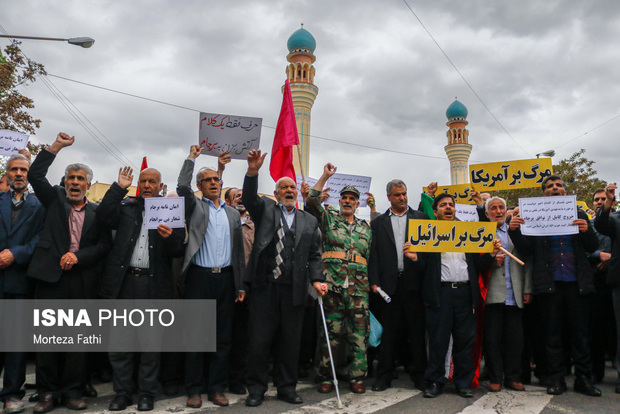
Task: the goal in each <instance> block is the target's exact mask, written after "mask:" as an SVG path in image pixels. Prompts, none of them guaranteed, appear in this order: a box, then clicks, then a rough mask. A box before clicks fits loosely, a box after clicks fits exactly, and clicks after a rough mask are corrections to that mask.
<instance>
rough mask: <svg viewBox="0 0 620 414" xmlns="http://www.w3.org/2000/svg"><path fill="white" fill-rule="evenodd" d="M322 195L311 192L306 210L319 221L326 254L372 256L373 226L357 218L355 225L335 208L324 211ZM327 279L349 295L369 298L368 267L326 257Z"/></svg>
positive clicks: (311, 190) (325, 270)
mask: <svg viewBox="0 0 620 414" xmlns="http://www.w3.org/2000/svg"><path fill="white" fill-rule="evenodd" d="M320 197H321V192H320V191H318V190H315V189H310V197H308V199H307V201H306V211H307V212H308V213H310V214H312V215H313V216H315V217H316V218H317V220H318V221H319V228H320V229H321V232H322V233H323V251H324V252H328V251H335V252H345V253H346V252H349V253H351V254H355V255H358V256H361V257H363V258H364V259H366V261H367V262H368V258H369V257H370V238H371V232H370V225H369V224H368V223H367V222H366V221H365V220H362V219H358V218H357V217H355V220H354V221H353V223H349V221H348V220H347V219H346V218H344V217H343V216H341V215H340V212H339V211H338V210H336V209H335V208H333V207H329V208H327V209H325V208H323V206H321V203H320ZM323 273H324V275H325V280H326V281H327V283H328V284H329V285H330V289H332V288H333V287H336V288H340V289H348V291H349V295H353V296H356V295H366V294H368V291H369V284H368V266H367V265H365V264H361V263H356V262H352V261H348V260H343V259H335V258H324V259H323Z"/></svg>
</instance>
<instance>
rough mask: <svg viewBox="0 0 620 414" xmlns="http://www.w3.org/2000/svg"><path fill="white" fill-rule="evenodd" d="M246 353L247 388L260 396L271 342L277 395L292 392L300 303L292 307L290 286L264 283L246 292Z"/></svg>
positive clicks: (265, 378)
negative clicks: (273, 350) (247, 302)
mask: <svg viewBox="0 0 620 414" xmlns="http://www.w3.org/2000/svg"><path fill="white" fill-rule="evenodd" d="M250 295H251V299H250V355H249V358H248V377H247V384H248V391H249V392H250V394H258V395H263V394H264V393H265V392H266V391H267V384H268V380H269V356H270V354H271V345H272V341H273V340H274V339H277V343H276V344H275V352H274V366H273V379H274V384H275V385H276V387H277V388H278V392H279V393H281V394H288V393H290V392H293V391H295V387H296V386H297V372H298V361H299V345H300V344H299V343H300V338H301V329H302V325H303V317H304V306H303V305H301V306H293V287H292V286H289V285H284V284H278V283H271V282H268V283H267V284H266V285H265V286H263V287H261V288H257V289H252V291H251V292H250Z"/></svg>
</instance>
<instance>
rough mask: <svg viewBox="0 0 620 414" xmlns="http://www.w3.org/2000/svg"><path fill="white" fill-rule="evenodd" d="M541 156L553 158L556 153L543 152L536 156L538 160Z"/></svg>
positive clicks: (550, 151)
mask: <svg viewBox="0 0 620 414" xmlns="http://www.w3.org/2000/svg"><path fill="white" fill-rule="evenodd" d="M541 155H544V156H545V157H553V156H554V155H555V151H554V150H549V151H545V152H541V153H539V154H536V158H540V156H541Z"/></svg>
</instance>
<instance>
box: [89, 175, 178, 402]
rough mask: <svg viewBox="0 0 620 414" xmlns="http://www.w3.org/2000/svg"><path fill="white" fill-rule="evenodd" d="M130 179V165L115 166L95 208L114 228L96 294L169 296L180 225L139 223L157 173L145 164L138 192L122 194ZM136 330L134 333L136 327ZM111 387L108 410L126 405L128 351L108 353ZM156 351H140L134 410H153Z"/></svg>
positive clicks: (130, 371) (155, 189)
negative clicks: (115, 177) (112, 178)
mask: <svg viewBox="0 0 620 414" xmlns="http://www.w3.org/2000/svg"><path fill="white" fill-rule="evenodd" d="M132 181H133V171H132V169H131V168H130V167H124V168H121V169H120V171H119V174H118V181H117V182H115V183H112V186H111V187H110V189H109V190H108V191H107V192H106V194H105V196H104V197H103V200H101V204H100V205H99V208H97V219H99V220H100V221H102V222H103V223H105V224H106V226H108V227H109V228H111V229H114V230H116V235H115V237H114V245H113V247H112V251H111V252H110V254H109V256H108V259H107V261H106V265H105V273H104V276H103V278H102V279H101V297H102V298H104V299H172V297H173V286H172V258H173V257H176V256H181V255H183V251H184V246H183V240H184V239H185V231H184V229H174V230H173V229H171V228H170V227H168V226H165V225H163V224H160V225H159V227H158V228H157V230H148V229H147V228H146V222H144V200H145V199H146V198H150V197H159V192H160V191H161V189H162V188H163V183H162V182H161V174H160V172H159V171H157V170H156V169H154V168H146V169H144V170H142V171H141V172H140V176H139V178H138V189H139V190H140V195H139V196H138V197H128V198H124V197H125V196H126V195H127V191H128V190H127V189H128V188H129V186H130V185H131V182H132ZM136 335H139V334H138V333H137V332H136ZM151 340H156V339H154V338H149V337H143V336H138V337H131V336H130V337H129V338H122V341H123V342H125V343H126V342H129V341H136V342H137V344H140V343H142V341H151ZM109 356H110V363H111V364H112V370H113V380H114V392H116V396H115V397H114V399H113V400H112V401H111V402H110V406H109V410H110V411H121V410H124V409H125V408H127V407H128V406H129V405H131V404H132V399H131V394H132V392H133V389H134V388H135V384H134V381H133V375H134V358H135V357H136V355H135V353H134V352H110V354H109ZM159 357H160V354H159V353H158V352H143V353H141V354H140V357H139V361H140V366H139V368H138V391H139V397H138V407H137V408H138V411H150V410H152V409H153V397H154V395H155V394H156V393H157V389H158V387H159V383H158V381H157V376H158V373H159Z"/></svg>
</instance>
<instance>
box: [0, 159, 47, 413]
mask: <svg viewBox="0 0 620 414" xmlns="http://www.w3.org/2000/svg"><path fill="white" fill-rule="evenodd" d="M29 169H30V161H29V160H28V158H26V157H25V156H23V155H21V154H15V155H12V156H11V157H10V158H9V160H8V161H7V174H6V176H7V179H8V185H9V187H10V188H9V191H7V192H6V193H0V217H1V220H0V221H1V223H0V299H1V300H5V299H30V298H32V294H33V293H34V289H33V284H32V280H30V279H28V278H27V277H26V270H27V269H28V263H29V262H30V258H31V257H32V253H33V252H34V247H35V246H36V244H37V243H38V241H39V232H40V231H41V229H42V228H43V219H44V217H45V209H44V208H43V206H42V205H41V203H40V202H39V200H38V199H37V197H36V196H35V195H34V194H32V193H29V192H28V170H29ZM2 367H4V383H3V388H2V391H0V398H1V399H2V401H4V412H5V413H19V412H21V411H23V410H24V403H23V402H22V398H23V397H24V392H23V391H20V390H21V387H22V385H23V384H24V382H25V380H26V353H25V352H7V353H0V371H1V370H2Z"/></svg>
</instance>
